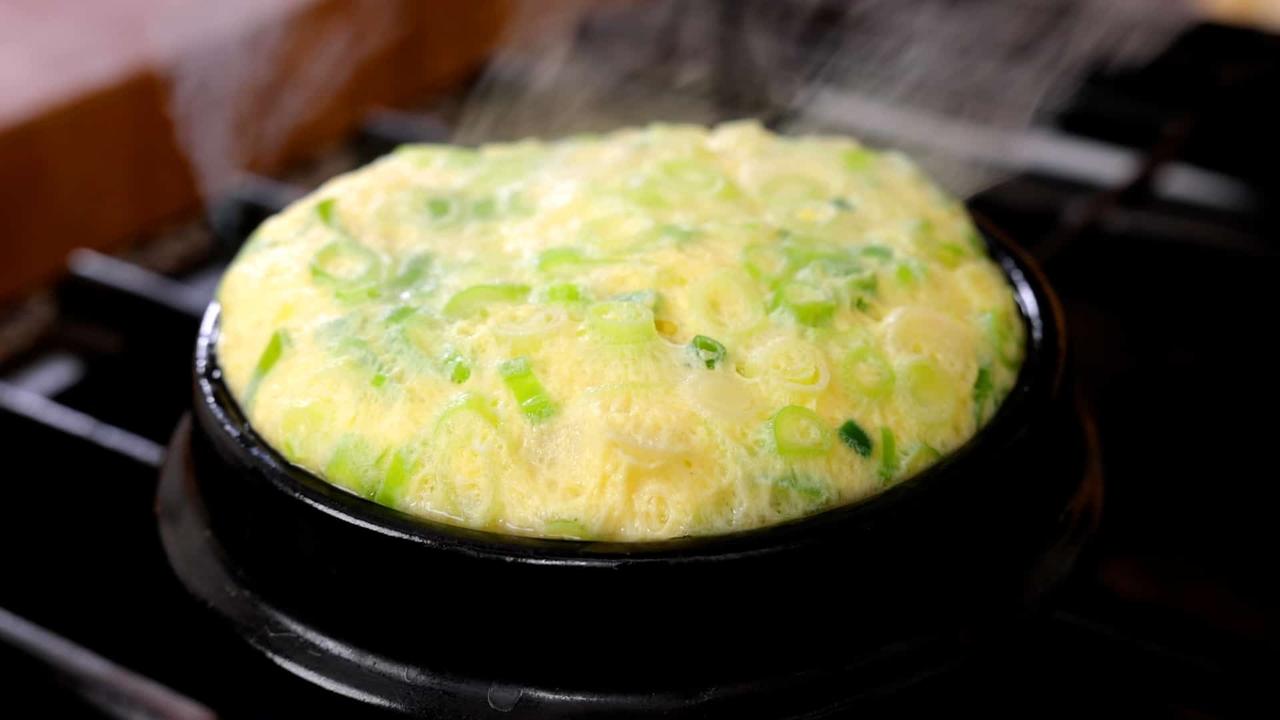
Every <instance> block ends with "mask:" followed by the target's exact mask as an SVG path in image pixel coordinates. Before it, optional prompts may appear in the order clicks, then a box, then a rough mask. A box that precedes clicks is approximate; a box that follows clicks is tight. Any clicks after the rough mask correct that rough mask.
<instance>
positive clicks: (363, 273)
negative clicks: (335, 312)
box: [311, 238, 382, 293]
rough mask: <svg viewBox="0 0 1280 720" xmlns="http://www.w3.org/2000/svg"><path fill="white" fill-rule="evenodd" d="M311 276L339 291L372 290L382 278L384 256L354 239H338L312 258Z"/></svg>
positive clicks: (357, 291) (356, 291)
mask: <svg viewBox="0 0 1280 720" xmlns="http://www.w3.org/2000/svg"><path fill="white" fill-rule="evenodd" d="M311 277H312V279H313V280H315V281H316V282H318V283H321V284H323V285H328V286H329V287H332V288H334V289H336V290H338V291H340V292H347V293H359V292H360V291H362V290H372V289H373V286H374V285H376V284H377V283H378V282H379V281H380V280H381V279H382V258H380V257H378V254H377V253H376V252H374V251H373V250H371V249H369V248H367V247H365V246H364V245H361V244H360V243H358V242H355V241H354V240H349V239H345V238H344V239H342V240H335V241H333V242H331V243H329V244H327V245H325V246H324V247H322V248H320V250H319V251H318V252H316V254H315V257H313V258H312V259H311Z"/></svg>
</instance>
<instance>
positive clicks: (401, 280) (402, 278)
mask: <svg viewBox="0 0 1280 720" xmlns="http://www.w3.org/2000/svg"><path fill="white" fill-rule="evenodd" d="M431 261H432V258H431V253H427V252H422V253H414V254H413V255H410V256H409V257H407V258H404V259H403V260H401V261H400V264H399V266H398V267H397V268H396V274H395V277H393V278H391V282H390V283H389V285H390V287H391V289H392V290H397V291H404V290H411V289H413V288H415V287H418V286H419V285H421V284H422V281H423V280H425V279H426V277H427V271H428V270H430V269H431Z"/></svg>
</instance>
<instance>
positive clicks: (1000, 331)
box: [978, 310, 1020, 368]
mask: <svg viewBox="0 0 1280 720" xmlns="http://www.w3.org/2000/svg"><path fill="white" fill-rule="evenodd" d="M978 322H979V323H980V324H981V325H982V328H983V330H985V331H986V334H987V339H988V340H989V341H990V342H991V344H992V345H994V346H995V348H996V355H997V356H998V357H999V358H1000V362H1002V363H1003V364H1004V365H1005V367H1009V368H1014V367H1017V365H1018V357H1019V355H1020V352H1019V351H1020V348H1019V347H1018V343H1017V339H1018V336H1017V332H1016V330H1015V328H1014V325H1013V319H1012V318H1011V317H1010V313H1009V312H1007V311H1004V310H989V311H987V312H984V313H982V314H980V315H979V316H978Z"/></svg>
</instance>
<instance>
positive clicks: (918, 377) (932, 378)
mask: <svg viewBox="0 0 1280 720" xmlns="http://www.w3.org/2000/svg"><path fill="white" fill-rule="evenodd" d="M898 375H899V377H900V378H901V379H902V387H903V388H904V389H905V390H906V394H907V398H908V399H909V400H910V402H911V404H912V405H913V406H914V410H915V412H916V414H917V416H918V417H919V418H920V419H921V420H925V421H929V422H940V421H943V420H949V419H950V418H951V417H952V414H953V412H954V411H955V404H956V401H957V400H958V397H957V396H958V395H959V394H960V393H959V392H958V391H960V390H961V388H957V387H955V382H954V381H953V380H952V379H951V378H950V377H949V376H948V375H947V373H946V372H945V371H943V370H942V368H940V367H939V366H938V364H937V363H935V362H934V361H933V360H929V359H927V358H915V359H913V360H909V361H907V362H906V363H905V364H903V365H901V366H900V367H899V370H898Z"/></svg>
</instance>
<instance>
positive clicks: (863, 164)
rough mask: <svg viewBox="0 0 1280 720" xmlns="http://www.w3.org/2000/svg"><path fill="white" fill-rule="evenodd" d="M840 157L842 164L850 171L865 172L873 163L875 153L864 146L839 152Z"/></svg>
mask: <svg viewBox="0 0 1280 720" xmlns="http://www.w3.org/2000/svg"><path fill="white" fill-rule="evenodd" d="M840 159H841V160H843V161H844V166H845V168H846V169H848V170H849V171H851V172H857V173H860V172H866V171H867V170H869V169H871V166H872V165H873V164H875V161H876V153H875V152H873V151H871V150H868V149H866V148H861V147H858V148H850V149H848V150H845V151H844V153H843V154H841V156H840Z"/></svg>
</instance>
